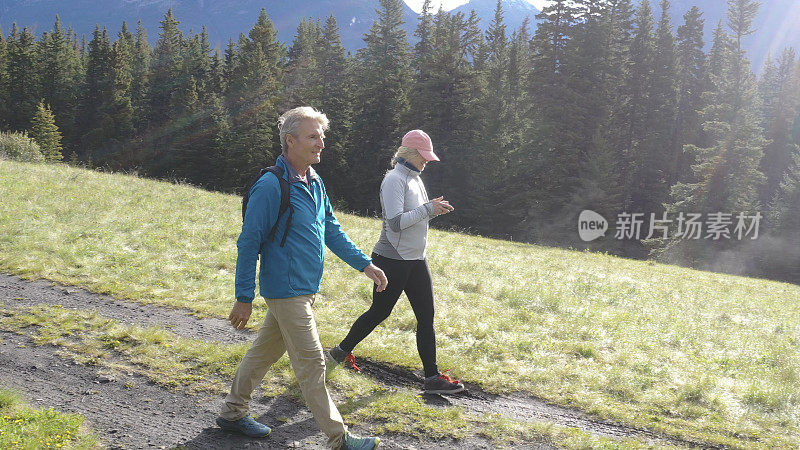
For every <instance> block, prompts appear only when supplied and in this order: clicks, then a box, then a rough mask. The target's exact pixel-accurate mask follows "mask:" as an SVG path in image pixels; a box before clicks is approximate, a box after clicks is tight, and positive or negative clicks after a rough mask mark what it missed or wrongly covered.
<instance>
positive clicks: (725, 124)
mask: <svg viewBox="0 0 800 450" xmlns="http://www.w3.org/2000/svg"><path fill="white" fill-rule="evenodd" d="M753 4H754V2H752V1H751V0H731V1H730V2H729V11H728V16H729V18H730V23H731V28H732V31H733V33H734V34H733V36H732V38H728V37H721V36H715V38H716V39H715V40H717V39H718V40H719V41H720V42H726V41H727V42H731V43H732V45H731V46H727V45H726V46H725V47H727V48H725V49H724V50H723V54H722V59H723V61H724V65H722V66H721V67H719V68H718V70H720V71H721V75H720V76H716V75H715V74H714V73H712V74H711V82H712V90H711V91H709V92H707V93H706V94H705V95H706V97H707V98H708V101H709V103H708V106H707V107H706V108H704V109H703V111H702V112H701V118H702V120H703V127H704V130H705V131H706V132H707V133H708V134H709V138H710V140H711V142H712V145H711V146H709V147H704V148H700V147H696V146H691V145H690V146H687V149H688V150H690V151H693V152H695V153H696V154H697V164H696V165H695V166H693V170H694V174H695V177H696V178H697V180H698V181H697V182H696V183H678V184H676V185H675V186H674V187H673V188H672V197H673V203H672V204H671V205H670V209H671V210H674V211H688V210H690V209H693V210H694V212H730V213H738V212H753V211H756V210H757V209H758V208H759V202H758V187H759V185H761V184H762V183H763V182H764V181H765V177H764V175H763V174H762V173H761V172H760V171H759V170H758V166H759V162H760V161H761V157H762V154H763V149H764V147H765V146H766V144H767V141H766V140H765V139H764V138H763V130H762V128H761V126H760V125H759V120H758V98H757V91H756V83H755V77H754V75H753V73H752V71H751V70H750V64H749V61H748V60H747V58H746V57H745V54H744V50H743V49H742V48H741V42H742V38H743V37H744V36H747V35H748V34H750V33H751V29H750V26H751V25H752V20H753V18H754V17H755V10H754V8H753Z"/></svg>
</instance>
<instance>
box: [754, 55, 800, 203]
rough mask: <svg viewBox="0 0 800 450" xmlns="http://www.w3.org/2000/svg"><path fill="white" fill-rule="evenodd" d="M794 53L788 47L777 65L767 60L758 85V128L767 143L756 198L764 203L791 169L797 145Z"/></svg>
mask: <svg viewBox="0 0 800 450" xmlns="http://www.w3.org/2000/svg"><path fill="white" fill-rule="evenodd" d="M796 65H797V62H796V61H795V54H794V50H792V49H791V48H788V49H786V50H784V51H783V53H782V54H781V56H780V57H779V58H778V61H777V65H775V63H773V61H772V59H771V58H769V59H768V61H767V64H766V65H765V67H764V73H763V75H762V78H761V81H760V83H759V91H760V96H761V99H762V108H761V117H762V122H761V125H762V127H763V128H764V131H765V137H766V138H767V139H768V140H769V141H770V142H769V144H767V146H766V147H765V148H764V157H763V159H762V160H761V164H760V170H761V171H762V172H763V173H764V175H765V176H766V177H767V181H766V183H765V184H764V185H763V186H761V190H760V194H759V199H760V201H761V204H763V205H766V204H768V203H769V202H770V201H771V200H772V199H773V198H774V197H775V194H776V192H777V190H778V187H779V185H780V183H781V182H782V180H783V179H784V174H785V172H786V171H787V169H788V168H790V167H791V163H792V154H793V153H794V151H795V149H796V145H797V143H795V142H793V139H792V133H791V132H792V124H793V122H794V120H795V118H796V117H797V115H798V110H800V109H799V108H800V92H798V84H797V83H798V80H797V78H796Z"/></svg>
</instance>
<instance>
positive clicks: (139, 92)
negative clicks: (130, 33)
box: [131, 20, 152, 130]
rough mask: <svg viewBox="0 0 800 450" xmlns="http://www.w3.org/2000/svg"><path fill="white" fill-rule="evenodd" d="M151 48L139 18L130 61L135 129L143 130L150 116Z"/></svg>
mask: <svg viewBox="0 0 800 450" xmlns="http://www.w3.org/2000/svg"><path fill="white" fill-rule="evenodd" d="M151 52H152V49H151V48H150V44H149V43H148V42H147V30H145V29H144V26H142V21H141V20H139V22H138V24H137V25H136V38H135V42H134V47H133V56H132V62H131V105H132V106H133V117H134V119H133V123H134V126H135V128H136V129H137V130H144V128H145V127H146V124H147V122H148V120H149V118H150V115H149V113H148V112H149V105H148V103H147V99H148V97H149V89H150V81H149V77H150V58H151Z"/></svg>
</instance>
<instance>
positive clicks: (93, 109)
mask: <svg viewBox="0 0 800 450" xmlns="http://www.w3.org/2000/svg"><path fill="white" fill-rule="evenodd" d="M113 64H114V62H113V53H112V48H111V41H110V39H109V37H108V31H107V30H106V29H105V28H103V29H102V31H101V30H100V28H99V27H95V30H94V33H93V35H92V40H91V41H90V42H89V51H88V56H87V61H86V80H85V82H84V85H83V86H82V89H81V96H80V100H79V105H78V112H77V117H76V132H77V134H78V136H80V141H79V144H78V146H77V147H76V153H77V154H78V156H79V157H81V158H82V159H85V158H86V157H88V156H90V155H92V154H93V153H95V152H96V151H98V150H99V149H101V148H102V147H103V146H104V145H105V144H106V143H107V139H108V133H109V128H110V127H111V126H112V125H111V118H110V117H109V115H108V113H109V104H110V102H111V99H112V96H113V88H114V69H113ZM94 158H95V159H96V158H97V155H94Z"/></svg>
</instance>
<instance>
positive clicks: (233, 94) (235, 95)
mask: <svg viewBox="0 0 800 450" xmlns="http://www.w3.org/2000/svg"><path fill="white" fill-rule="evenodd" d="M277 38H278V34H277V32H276V31H275V27H274V26H273V24H272V22H271V21H270V19H269V17H268V16H267V13H266V11H265V10H264V9H262V10H261V14H260V15H259V17H258V20H257V21H256V23H255V25H254V26H253V28H252V29H251V30H250V33H249V34H248V36H244V35H242V36H241V37H240V39H239V45H238V46H239V48H238V52H236V53H235V56H234V54H231V57H232V60H231V66H232V68H231V71H230V72H229V73H228V77H226V81H227V83H228V92H227V102H226V103H227V106H228V108H227V109H228V110H229V111H230V113H231V115H232V120H231V129H230V136H231V139H230V141H229V145H230V148H229V151H228V157H229V161H230V165H229V167H228V168H229V172H228V175H226V181H227V183H228V185H227V189H231V190H241V189H244V187H245V186H244V185H245V184H246V183H247V182H248V180H250V179H251V178H252V176H253V168H254V167H263V166H265V165H266V163H267V161H268V160H272V159H273V158H274V157H275V156H276V155H277V154H278V153H280V143H279V142H278V139H275V134H276V130H275V123H276V121H277V118H278V111H277V105H278V104H279V101H280V97H279V93H280V79H281V76H282V62H283V61H284V59H285V55H286V50H285V48H284V47H283V45H282V44H281V43H280V42H279V41H278V39H277ZM227 57H228V53H226V65H227V63H228V59H227Z"/></svg>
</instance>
